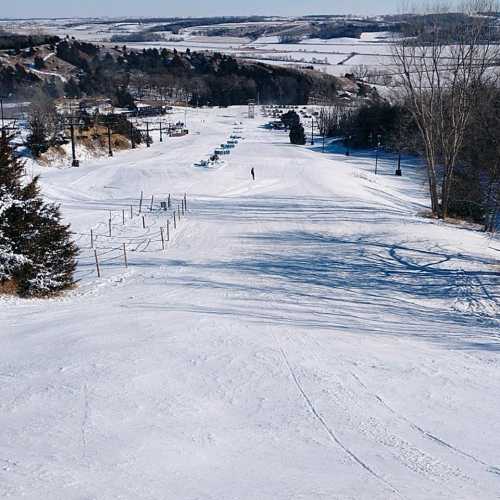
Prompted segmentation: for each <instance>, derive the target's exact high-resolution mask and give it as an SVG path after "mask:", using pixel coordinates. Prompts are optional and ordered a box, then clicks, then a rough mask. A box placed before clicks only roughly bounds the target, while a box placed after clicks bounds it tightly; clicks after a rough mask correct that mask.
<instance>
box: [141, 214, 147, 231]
mask: <svg viewBox="0 0 500 500" xmlns="http://www.w3.org/2000/svg"><path fill="white" fill-rule="evenodd" d="M142 228H143V229H146V218H145V217H144V215H143V216H142Z"/></svg>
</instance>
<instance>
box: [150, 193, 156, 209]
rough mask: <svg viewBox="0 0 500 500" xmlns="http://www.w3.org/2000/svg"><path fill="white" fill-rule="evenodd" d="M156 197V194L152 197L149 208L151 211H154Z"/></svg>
mask: <svg viewBox="0 0 500 500" xmlns="http://www.w3.org/2000/svg"><path fill="white" fill-rule="evenodd" d="M154 200H155V196H154V194H152V195H151V205H150V206H149V211H150V212H152V211H153V204H154Z"/></svg>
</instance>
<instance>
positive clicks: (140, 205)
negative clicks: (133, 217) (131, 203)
mask: <svg viewBox="0 0 500 500" xmlns="http://www.w3.org/2000/svg"><path fill="white" fill-rule="evenodd" d="M143 197H144V192H143V191H141V199H140V200H139V213H141V212H142V198H143Z"/></svg>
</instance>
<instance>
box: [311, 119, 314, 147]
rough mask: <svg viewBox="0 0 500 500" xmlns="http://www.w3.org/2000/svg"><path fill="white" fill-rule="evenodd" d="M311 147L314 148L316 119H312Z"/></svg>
mask: <svg viewBox="0 0 500 500" xmlns="http://www.w3.org/2000/svg"><path fill="white" fill-rule="evenodd" d="M311 146H314V118H312V117H311Z"/></svg>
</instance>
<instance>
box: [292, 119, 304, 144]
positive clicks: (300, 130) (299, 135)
mask: <svg viewBox="0 0 500 500" xmlns="http://www.w3.org/2000/svg"><path fill="white" fill-rule="evenodd" d="M290 142H291V143H292V144H300V145H304V144H305V143H306V134H305V132H304V127H303V126H302V125H301V124H300V123H294V124H293V125H292V128H291V129H290Z"/></svg>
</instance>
